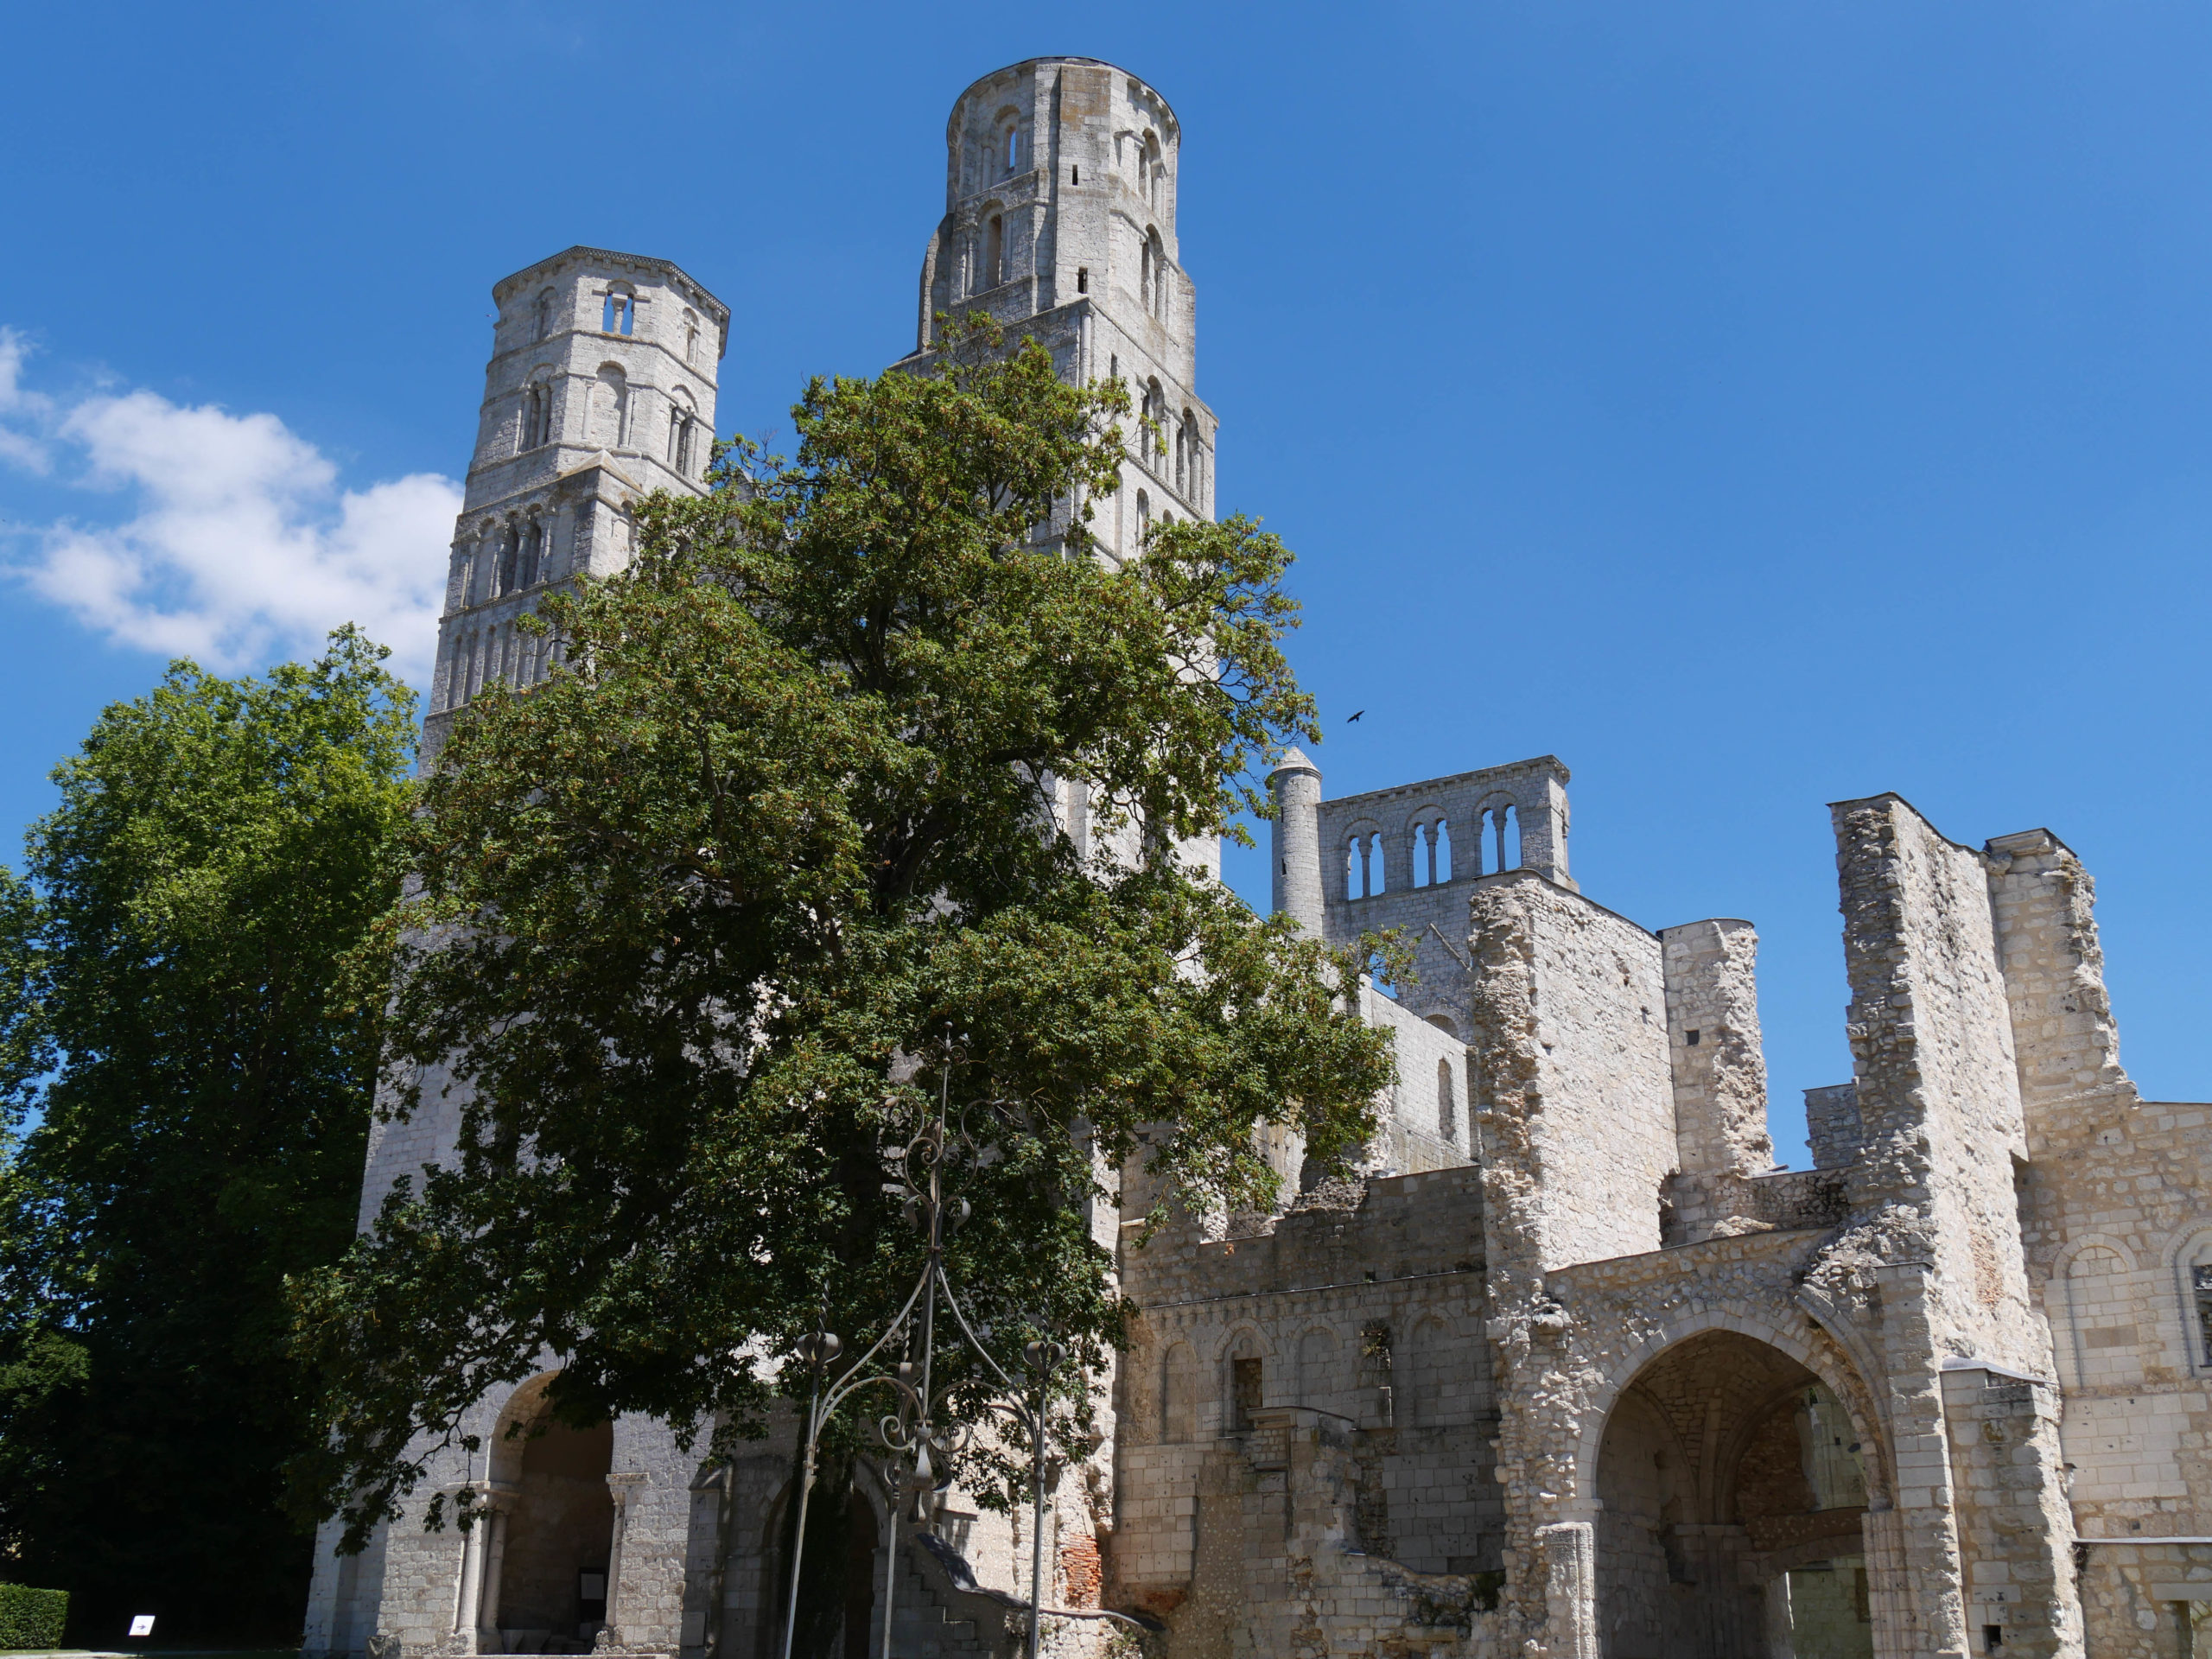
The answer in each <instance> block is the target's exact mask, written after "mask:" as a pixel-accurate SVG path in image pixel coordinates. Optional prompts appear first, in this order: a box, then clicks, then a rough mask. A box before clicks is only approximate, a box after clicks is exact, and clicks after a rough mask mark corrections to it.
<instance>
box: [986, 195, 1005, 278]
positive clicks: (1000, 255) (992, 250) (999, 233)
mask: <svg viewBox="0 0 2212 1659" xmlns="http://www.w3.org/2000/svg"><path fill="white" fill-rule="evenodd" d="M1005 270H1006V218H1005V215H1003V214H1001V213H993V214H992V215H991V222H990V223H989V224H988V225H987V226H984V228H983V286H984V287H985V288H996V287H997V286H998V285H999V284H1000V283H1001V282H1003V281H1005V280H1006V278H1005Z"/></svg>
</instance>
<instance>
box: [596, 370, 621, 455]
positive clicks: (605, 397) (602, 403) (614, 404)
mask: <svg viewBox="0 0 2212 1659" xmlns="http://www.w3.org/2000/svg"><path fill="white" fill-rule="evenodd" d="M629 438H630V377H629V376H627V375H626V374H624V373H623V372H622V371H621V370H620V368H619V367H617V366H616V365H613V364H612V363H608V364H606V365H602V366H601V369H600V371H599V385H598V386H597V388H596V389H595V390H594V391H593V393H592V442H594V443H595V444H597V445H598V446H599V447H600V448H604V449H620V448H622V446H623V445H624V444H626V443H627V442H629Z"/></svg>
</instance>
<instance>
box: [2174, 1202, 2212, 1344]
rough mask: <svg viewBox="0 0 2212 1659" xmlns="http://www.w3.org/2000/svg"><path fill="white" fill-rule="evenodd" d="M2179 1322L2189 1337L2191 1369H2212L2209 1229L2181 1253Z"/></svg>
mask: <svg viewBox="0 0 2212 1659" xmlns="http://www.w3.org/2000/svg"><path fill="white" fill-rule="evenodd" d="M2180 1267H2181V1295H2182V1326H2183V1330H2184V1331H2185V1332H2187V1334H2188V1338H2189V1363H2190V1370H2194V1371H2197V1372H2199V1373H2204V1372H2212V1233H2207V1234H2203V1235H2202V1236H2198V1237H2197V1238H2196V1239H2194V1240H2192V1241H2191V1242H2190V1245H2189V1247H2188V1248H2186V1249H2183V1251H2182V1253H2181V1258H2180Z"/></svg>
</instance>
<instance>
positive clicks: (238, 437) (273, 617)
mask: <svg viewBox="0 0 2212 1659" xmlns="http://www.w3.org/2000/svg"><path fill="white" fill-rule="evenodd" d="M22 355H23V347H22V340H21V338H20V336H17V335H16V334H13V333H11V332H6V331H0V460H5V461H14V462H15V463H16V464H17V465H19V466H23V467H29V468H32V469H33V470H36V471H41V472H44V471H49V470H50V469H51V467H52V459H53V457H54V454H56V453H57V452H67V453H70V454H75V455H77V456H80V457H81V458H82V460H83V461H84V463H85V465H84V470H83V471H82V473H81V474H80V475H79V477H77V478H76V479H75V480H73V483H74V484H75V486H77V487H79V488H82V489H85V490H86V491H91V492H100V493H107V494H109V495H111V496H113V497H117V498H118V499H123V500H125V501H127V502H128V503H129V504H130V505H129V508H128V509H127V510H128V511H129V512H130V517H128V518H123V519H122V521H121V522H103V521H101V520H100V519H99V518H96V517H94V516H92V515H86V517H84V518H77V517H72V518H64V519H60V520H57V521H56V522H54V523H53V524H48V525H45V526H43V527H42V528H41V529H39V530H36V531H32V532H29V536H28V537H27V538H26V539H28V540H29V542H30V543H32V549H31V551H30V552H29V556H27V557H22V558H19V559H17V560H16V561H15V563H14V565H13V574H14V575H16V576H17V577H18V578H19V579H20V580H22V582H25V583H27V584H28V585H29V588H31V589H32V591H33V592H35V593H37V594H40V595H41V596H42V597H44V598H46V599H48V600H50V601H53V602H54V603H55V604H57V605H60V606H62V607H65V608H66V609H67V610H68V611H70V612H71V613H73V614H74V615H75V616H76V617H77V618H78V619H79V620H80V621H82V622H84V623H85V624H86V626H89V627H92V628H93V629H96V630H98V631H99V632H101V633H103V634H105V635H106V636H107V637H109V638H110V639H114V640H117V641H118V642H119V643H121V644H124V645H136V646H138V647H140V648H142V649H143V650H147V651H152V652H161V653H163V654H165V655H171V656H189V657H194V658H198V659H199V660H200V662H201V663H203V664H207V666H209V667H211V668H217V669H220V670H223V671H226V672H235V671H238V670H240V669H243V668H257V667H260V666H262V665H264V664H266V663H268V662H270V661H271V660H273V659H275V658H279V657H283V656H287V655H300V654H303V653H304V654H311V653H312V652H313V651H314V650H315V647H316V646H317V645H319V644H320V643H321V639H322V637H323V635H324V634H326V633H327V632H329V630H330V629H332V628H334V627H335V626H338V625H339V624H340V623H342V622H357V623H359V625H360V626H361V627H362V628H363V629H364V630H365V632H367V633H368V635H369V637H370V638H371V639H376V640H378V641H380V642H381V643H383V644H385V645H390V646H391V649H392V662H391V666H392V667H393V668H394V669H395V670H396V671H397V672H399V673H400V674H401V675H402V676H404V677H406V678H407V679H408V680H410V682H412V683H414V684H415V685H416V686H417V687H418V688H419V687H427V686H428V685H429V670H430V662H431V658H432V655H433V653H434V652H435V647H436V638H437V615H438V609H439V607H440V605H441V603H442V600H443V597H444V589H445V569H446V558H445V550H446V547H447V544H448V541H449V540H450V538H451V537H452V534H453V521H454V514H456V513H457V512H460V511H461V489H460V486H458V485H456V484H454V482H453V480H450V479H448V478H442V477H440V476H438V475H437V474H430V473H416V474H410V475H409V476H407V477H405V478H400V479H395V480H390V481H388V482H385V483H380V484H372V485H371V486H369V487H368V488H366V489H365V490H358V491H356V490H341V489H340V486H339V482H338V469H337V467H335V466H334V465H333V464H332V462H331V461H330V460H329V459H328V458H327V456H325V455H324V454H322V452H321V450H319V449H317V448H315V445H313V444H312V443H309V442H308V441H307V440H306V439H304V438H302V437H300V436H299V435H297V434H296V433H294V432H293V431H291V430H290V429H289V428H288V427H286V426H285V424H284V423H283V422H282V421H280V420H278V419H277V417H276V416H274V415H266V414H260V415H232V414H231V413H229V412H228V411H226V410H223V409H221V408H219V407H216V406H213V405H206V406H202V407H198V408H188V407H183V406H181V405H179V404H173V403H171V402H169V401H168V399H167V398H166V397H160V396H157V395H156V394H155V393H153V392H150V391H132V392H126V393H124V394H121V395H116V394H112V393H101V394H97V395H94V396H90V397H85V398H83V399H81V400H79V402H77V403H75V404H72V405H70V406H68V407H67V408H66V409H57V408H56V407H55V405H54V404H53V403H52V401H51V400H49V399H46V398H43V397H39V396H38V395H36V394H35V393H30V392H26V391H22V388H21V385H20V379H21V367H22Z"/></svg>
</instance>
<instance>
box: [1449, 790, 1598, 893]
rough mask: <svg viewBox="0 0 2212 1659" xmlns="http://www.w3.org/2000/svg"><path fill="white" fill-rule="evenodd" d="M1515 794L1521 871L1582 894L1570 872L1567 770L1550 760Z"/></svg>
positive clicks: (1514, 804)
mask: <svg viewBox="0 0 2212 1659" xmlns="http://www.w3.org/2000/svg"><path fill="white" fill-rule="evenodd" d="M1513 791H1514V792H1513V815H1514V817H1515V818H1516V820H1517V821H1518V822H1519V825H1520V829H1521V868H1522V869H1524V870H1534V871H1535V873H1536V874H1539V875H1541V876H1542V877H1543V878H1544V879H1545V880H1548V881H1556V882H1558V883H1559V884H1560V886H1561V887H1566V888H1567V889H1568V890H1569V891H1573V892H1579V891H1580V889H1579V888H1577V887H1575V885H1574V881H1573V878H1572V877H1570V876H1569V875H1568V874H1567V768H1566V767H1565V766H1560V764H1559V763H1558V762H1557V761H1556V760H1550V761H1548V762H1547V764H1546V765H1545V766H1543V768H1542V769H1541V771H1539V772H1536V773H1535V776H1533V777H1530V778H1528V779H1523V780H1522V781H1521V782H1519V783H1516V784H1515V785H1513ZM1455 850H1456V849H1455Z"/></svg>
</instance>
